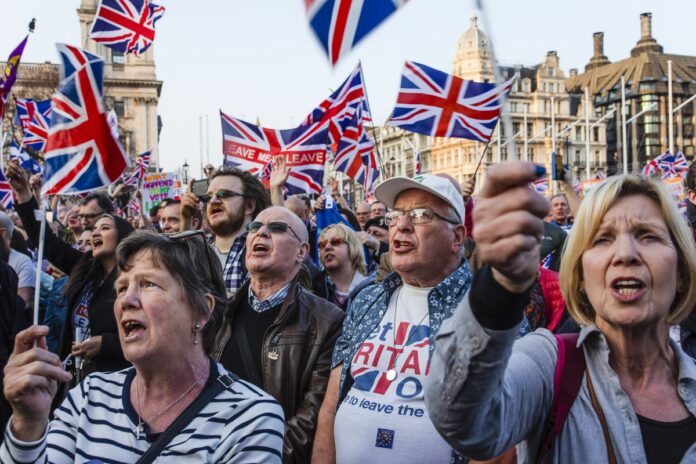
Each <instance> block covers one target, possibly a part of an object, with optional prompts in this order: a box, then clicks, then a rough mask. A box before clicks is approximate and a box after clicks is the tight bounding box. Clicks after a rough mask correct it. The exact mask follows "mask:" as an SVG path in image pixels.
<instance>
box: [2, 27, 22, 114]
mask: <svg viewBox="0 0 696 464" xmlns="http://www.w3.org/2000/svg"><path fill="white" fill-rule="evenodd" d="M27 40H29V35H27V36H26V37H25V38H24V40H22V41H21V42H20V43H19V45H17V47H15V49H14V50H12V53H10V56H9V57H8V58H7V63H6V64H5V68H4V69H3V73H2V76H0V118H2V116H3V114H5V105H6V104H7V99H8V97H9V96H10V91H11V90H12V86H13V85H14V83H15V81H16V80H17V68H18V67H19V62H20V61H21V59H22V53H24V47H25V46H26V45H27Z"/></svg>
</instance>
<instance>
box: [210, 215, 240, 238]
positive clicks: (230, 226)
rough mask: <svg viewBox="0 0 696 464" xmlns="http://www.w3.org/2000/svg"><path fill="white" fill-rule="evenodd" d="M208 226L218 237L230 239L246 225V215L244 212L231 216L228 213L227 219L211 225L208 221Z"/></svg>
mask: <svg viewBox="0 0 696 464" xmlns="http://www.w3.org/2000/svg"><path fill="white" fill-rule="evenodd" d="M208 225H209V226H210V230H212V231H213V233H214V234H215V235H217V236H218V237H229V236H230V235H233V234H235V233H236V232H237V231H239V229H241V228H242V226H243V225H244V214H243V213H242V212H238V213H237V214H229V212H228V213H227V217H226V218H225V219H224V220H223V221H220V222H218V223H217V224H211V223H210V220H208Z"/></svg>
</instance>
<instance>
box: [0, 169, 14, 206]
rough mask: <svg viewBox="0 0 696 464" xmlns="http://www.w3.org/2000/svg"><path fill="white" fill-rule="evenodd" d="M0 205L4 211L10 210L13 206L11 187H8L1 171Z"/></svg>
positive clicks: (0, 170)
mask: <svg viewBox="0 0 696 464" xmlns="http://www.w3.org/2000/svg"><path fill="white" fill-rule="evenodd" d="M0 203H2V205H3V206H4V207H5V209H10V208H12V207H13V206H14V196H13V194H12V187H10V183H9V182H8V181H7V178H6V177H5V174H4V173H3V172H2V169H0Z"/></svg>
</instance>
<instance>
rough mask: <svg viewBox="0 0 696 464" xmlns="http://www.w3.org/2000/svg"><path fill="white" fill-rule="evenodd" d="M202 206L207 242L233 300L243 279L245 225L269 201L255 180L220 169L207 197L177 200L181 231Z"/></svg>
mask: <svg viewBox="0 0 696 464" xmlns="http://www.w3.org/2000/svg"><path fill="white" fill-rule="evenodd" d="M201 201H202V202H204V203H205V204H206V210H205V211H206V219H207V222H208V227H210V230H211V231H212V232H213V235H214V238H213V240H212V242H211V245H212V246H213V250H215V254H216V255H217V257H218V259H219V260H220V264H221V265H222V269H223V276H224V278H225V288H226V289H227V296H229V297H231V296H233V295H234V294H235V293H236V292H237V290H238V289H239V287H241V286H242V283H244V280H245V279H246V277H247V271H246V268H245V266H244V252H245V243H246V229H245V227H246V225H247V224H248V223H249V222H251V219H252V218H254V217H256V216H257V215H258V214H259V213H260V212H261V211H263V210H264V209H266V208H267V207H268V206H269V205H270V198H269V196H268V193H267V192H266V189H265V188H264V186H263V184H262V183H261V181H259V179H258V178H257V177H256V176H254V175H252V174H249V173H248V172H245V171H240V170H239V169H231V168H227V167H222V168H220V169H218V170H217V171H216V172H215V173H214V174H213V175H212V178H211V180H210V184H209V185H208V193H207V194H206V195H203V196H202V197H201V198H198V197H197V196H196V195H195V194H194V193H193V192H188V193H186V194H185V195H184V197H183V198H182V200H181V219H182V221H183V223H184V224H185V225H184V227H183V228H190V227H191V226H190V224H191V222H192V218H193V216H194V214H195V210H196V209H197V208H198V203H199V202H201Z"/></svg>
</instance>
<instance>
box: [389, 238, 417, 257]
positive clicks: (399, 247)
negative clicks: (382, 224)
mask: <svg viewBox="0 0 696 464" xmlns="http://www.w3.org/2000/svg"><path fill="white" fill-rule="evenodd" d="M415 249H416V246H415V245H414V244H413V243H411V242H408V241H406V240H396V239H394V240H392V242H391V250H392V251H393V252H394V253H397V254H402V253H408V252H410V251H413V250H415Z"/></svg>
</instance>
